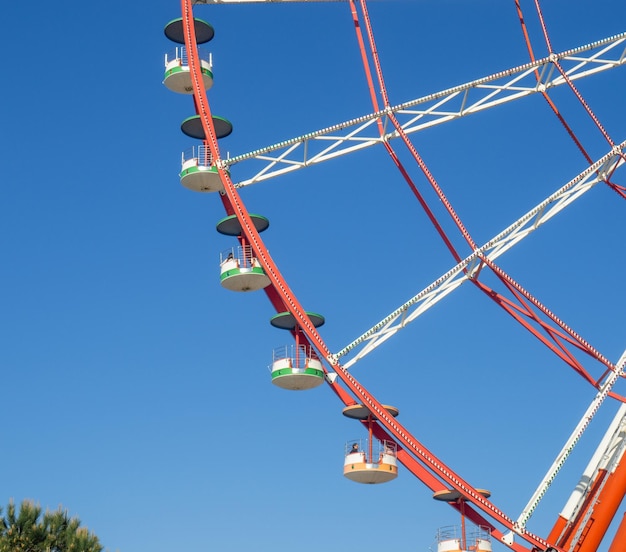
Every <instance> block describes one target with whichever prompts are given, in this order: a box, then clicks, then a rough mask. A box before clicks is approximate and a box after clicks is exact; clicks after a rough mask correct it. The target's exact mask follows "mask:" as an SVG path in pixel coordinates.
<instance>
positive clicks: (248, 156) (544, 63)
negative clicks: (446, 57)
mask: <svg viewBox="0 0 626 552" xmlns="http://www.w3.org/2000/svg"><path fill="white" fill-rule="evenodd" d="M556 61H558V62H559V63H560V65H561V67H562V68H563V70H564V71H565V73H566V75H567V77H568V78H569V79H570V80H571V81H576V80H578V79H581V78H584V77H587V76H590V75H594V74H597V73H600V72H602V71H606V70H608V69H613V68H615V67H619V66H621V65H624V64H626V32H625V33H620V34H618V35H615V36H612V37H609V38H605V39H603V40H599V41H597V42H593V43H591V44H587V45H586V46H581V47H579V48H574V49H572V50H568V51H566V52H562V53H560V54H553V55H551V56H549V57H546V58H543V59H540V60H537V61H535V62H534V63H527V64H525V65H521V66H519V67H515V68H513V69H508V70H507V71H500V72H498V73H495V74H493V75H490V76H488V77H483V78H480V79H478V80H475V81H472V82H468V83H466V84H462V85H460V86H455V87H453V88H449V89H447V90H443V91H441V92H437V93H435V94H429V95H428V96H424V97H422V98H418V99H415V100H411V101H408V102H404V103H402V104H399V105H396V106H393V107H388V108H387V109H385V110H382V111H379V112H378V113H372V114H370V115H366V116H363V117H358V118H356V119H352V120H349V121H346V122H344V123H340V124H336V125H333V126H330V127H327V128H324V129H322V130H318V131H316V132H310V133H308V134H305V135H303V136H299V137H297V138H292V139H289V140H285V141H283V142H279V143H277V144H274V145H271V146H267V147H264V148H261V149H257V150H254V151H251V152H249V153H245V154H242V155H236V156H234V157H230V158H228V159H222V160H221V161H219V163H220V164H221V165H222V166H223V167H224V168H226V167H230V166H232V165H235V164H237V163H242V162H243V161H252V160H254V161H256V169H250V171H249V172H252V170H256V172H255V174H253V175H252V176H250V177H247V178H245V179H243V180H240V181H238V182H236V183H235V186H236V187H237V188H241V187H244V186H249V185H250V184H255V183H258V182H262V181H265V180H268V179H270V178H273V177H275V176H279V175H282V174H286V173H290V172H293V171H296V170H298V169H302V168H305V167H310V166H312V165H316V164H319V163H322V162H324V161H328V160H330V159H334V158H336V157H339V156H341V155H346V154H348V153H352V152H355V151H359V150H363V149H365V148H368V147H371V146H374V145H376V144H380V143H381V142H384V141H386V140H392V139H393V138H397V137H398V133H397V131H395V130H391V129H392V128H393V127H392V126H391V124H390V123H389V121H388V115H389V114H391V113H393V114H394V115H395V116H396V118H397V119H398V121H399V122H400V125H401V127H402V130H403V131H404V132H405V133H406V134H412V133H414V132H418V131H421V130H425V129H427V128H430V127H433V126H436V125H440V124H442V123H445V122H448V121H452V120H455V119H459V118H461V117H465V116H467V115H471V114H473V113H479V112H481V111H484V110H486V109H489V108H491V107H495V106H497V105H501V104H505V103H508V102H511V101H513V100H517V99H520V98H524V97H527V96H530V95H532V94H536V93H538V92H544V91H549V90H550V89H551V88H554V87H556V86H559V85H562V84H564V83H565V82H566V80H565V78H564V77H563V76H562V75H561V74H560V73H559V72H558V70H557V69H556V67H555V65H554V62H556ZM537 75H538V76H539V78H537ZM379 120H382V122H383V126H384V128H389V129H390V132H388V133H386V134H384V135H383V136H381V135H380V134H379V132H378V125H377V123H378V121H379ZM244 165H245V167H243V166H241V167H238V172H241V169H242V168H243V169H244V170H246V169H247V168H248V167H249V166H250V167H251V165H252V163H245V164H244Z"/></svg>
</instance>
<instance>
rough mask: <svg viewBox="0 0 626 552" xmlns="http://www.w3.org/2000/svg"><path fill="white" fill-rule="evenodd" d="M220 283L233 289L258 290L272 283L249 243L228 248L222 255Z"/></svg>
mask: <svg viewBox="0 0 626 552" xmlns="http://www.w3.org/2000/svg"><path fill="white" fill-rule="evenodd" d="M220 283H221V284H222V286H223V287H225V288H226V289H229V290H231V291H258V290H260V289H263V288H265V287H267V286H269V285H270V279H269V277H268V276H267V274H265V271H264V270H263V267H262V266H261V264H260V263H259V261H258V259H257V258H256V257H255V256H254V255H253V252H252V248H251V247H250V246H249V245H240V246H239V247H236V248H234V247H233V248H231V249H227V250H226V251H223V252H222V253H221V255H220Z"/></svg>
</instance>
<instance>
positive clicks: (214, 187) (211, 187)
mask: <svg viewBox="0 0 626 552" xmlns="http://www.w3.org/2000/svg"><path fill="white" fill-rule="evenodd" d="M226 172H227V173H228V171H226ZM179 177H180V183H181V184H182V185H183V186H184V187H185V188H187V189H189V190H193V191H194V192H221V191H223V190H224V185H223V184H222V179H221V178H220V175H219V173H218V170H217V167H216V166H215V165H213V156H212V155H211V150H210V148H209V147H207V146H205V145H200V146H193V147H191V148H189V149H187V150H185V151H184V152H183V154H182V167H181V171H180V174H179Z"/></svg>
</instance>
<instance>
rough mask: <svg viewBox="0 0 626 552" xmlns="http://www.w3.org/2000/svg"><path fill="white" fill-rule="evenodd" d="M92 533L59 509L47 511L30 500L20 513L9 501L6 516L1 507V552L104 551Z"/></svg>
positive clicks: (21, 507) (22, 506) (23, 505)
mask: <svg viewBox="0 0 626 552" xmlns="http://www.w3.org/2000/svg"><path fill="white" fill-rule="evenodd" d="M102 550H103V547H102V546H101V545H100V542H99V541H98V537H96V536H95V535H94V534H93V533H90V532H89V531H88V530H87V529H86V528H84V527H81V526H80V521H79V520H78V519H77V518H70V517H69V516H68V513H67V511H63V510H61V508H59V509H58V510H57V511H55V512H49V511H46V512H45V513H44V514H43V516H42V513H41V507H39V506H36V505H35V504H33V503H32V502H30V501H24V502H22V504H21V505H20V509H19V512H18V511H17V508H16V507H15V504H13V502H10V503H9V505H8V507H7V510H6V515H4V516H2V509H1V508H0V552H102Z"/></svg>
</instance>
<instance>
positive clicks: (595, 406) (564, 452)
mask: <svg viewBox="0 0 626 552" xmlns="http://www.w3.org/2000/svg"><path fill="white" fill-rule="evenodd" d="M625 364H626V351H625V352H624V354H622V357H621V358H620V359H619V361H618V362H617V364H616V367H615V370H613V371H611V374H610V376H609V378H608V379H607V380H606V381H605V382H604V383H603V384H602V387H601V388H600V390H599V391H598V393H597V394H596V396H595V397H594V399H593V401H591V404H590V405H589V407H588V408H587V411H586V412H585V414H584V415H583V417H582V418H581V419H580V421H579V422H578V425H577V426H576V428H575V429H574V431H573V432H572V434H571V435H570V436H569V438H568V439H567V441H566V442H565V445H564V446H563V448H562V449H561V451H560V452H559V454H558V455H557V457H556V459H555V460H554V462H553V463H552V465H551V466H550V468H549V469H548V472H547V473H546V475H545V476H544V478H543V479H542V480H541V483H540V484H539V486H538V487H537V490H536V491H535V492H534V493H533V495H532V497H531V498H530V500H529V501H528V504H526V506H525V507H524V509H523V510H522V513H521V514H520V516H519V518H518V519H517V522H516V528H517V529H518V530H523V529H524V528H525V527H526V524H527V523H528V520H529V519H530V517H531V516H532V515H533V512H534V511H535V509H536V508H537V506H538V505H539V502H541V499H542V498H543V497H544V495H545V494H546V492H547V490H548V488H549V487H550V485H552V482H553V481H554V480H555V478H556V476H557V475H558V473H559V471H560V470H561V468H562V467H563V465H564V464H565V461H566V460H567V458H568V457H569V456H570V454H571V453H572V451H573V450H574V448H575V447H576V444H577V443H578V441H579V440H580V438H581V437H582V435H583V433H584V432H585V430H586V429H587V428H588V427H589V424H590V423H591V420H592V419H593V417H594V416H595V415H596V413H597V412H598V410H599V409H600V406H601V405H602V403H603V402H604V399H606V398H607V397H608V395H609V391H611V389H612V388H613V386H614V385H615V383H616V382H617V381H618V380H619V378H620V377H621V376H622V373H623V372H622V371H623V369H624V365H625Z"/></svg>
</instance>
